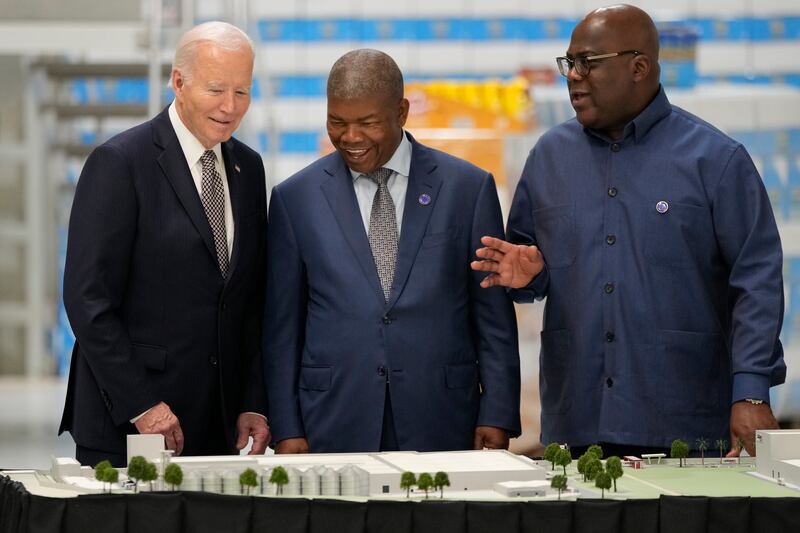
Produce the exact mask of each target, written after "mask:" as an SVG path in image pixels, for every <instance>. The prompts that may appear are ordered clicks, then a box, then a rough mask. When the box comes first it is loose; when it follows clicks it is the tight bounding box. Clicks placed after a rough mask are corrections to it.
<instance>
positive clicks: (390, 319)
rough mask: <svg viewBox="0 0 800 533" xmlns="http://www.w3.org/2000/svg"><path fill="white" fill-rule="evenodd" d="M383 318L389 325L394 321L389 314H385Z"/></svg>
mask: <svg viewBox="0 0 800 533" xmlns="http://www.w3.org/2000/svg"><path fill="white" fill-rule="evenodd" d="M381 320H383V323H384V324H386V325H387V326H388V325H389V324H391V323H392V317H390V316H389V315H383V318H382V319H381Z"/></svg>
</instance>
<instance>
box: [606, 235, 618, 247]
mask: <svg viewBox="0 0 800 533" xmlns="http://www.w3.org/2000/svg"><path fill="white" fill-rule="evenodd" d="M615 242H617V236H616V235H614V234H609V235H606V244H607V245H609V246H611V245H612V244H614V243H615Z"/></svg>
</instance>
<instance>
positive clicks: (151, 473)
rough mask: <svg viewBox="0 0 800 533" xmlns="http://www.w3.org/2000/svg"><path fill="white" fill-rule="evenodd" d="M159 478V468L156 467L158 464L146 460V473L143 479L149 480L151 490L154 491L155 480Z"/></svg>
mask: <svg viewBox="0 0 800 533" xmlns="http://www.w3.org/2000/svg"><path fill="white" fill-rule="evenodd" d="M157 479H158V470H157V469H156V464H155V463H151V462H150V461H145V464H144V475H143V476H142V481H147V482H148V483H149V484H150V492H153V481H155V480H157Z"/></svg>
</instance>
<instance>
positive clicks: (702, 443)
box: [694, 437, 708, 466]
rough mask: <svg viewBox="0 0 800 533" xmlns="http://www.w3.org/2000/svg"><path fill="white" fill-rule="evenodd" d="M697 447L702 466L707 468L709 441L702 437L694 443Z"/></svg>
mask: <svg viewBox="0 0 800 533" xmlns="http://www.w3.org/2000/svg"><path fill="white" fill-rule="evenodd" d="M694 443H695V444H696V445H697V451H699V452H700V464H702V465H703V466H705V464H706V457H705V453H706V450H707V449H708V439H707V438H705V437H700V438H699V439H697V440H696V441H695V442H694Z"/></svg>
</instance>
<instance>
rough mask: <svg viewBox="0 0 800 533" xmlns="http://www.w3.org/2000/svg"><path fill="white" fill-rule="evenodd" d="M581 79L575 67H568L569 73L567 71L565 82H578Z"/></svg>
mask: <svg viewBox="0 0 800 533" xmlns="http://www.w3.org/2000/svg"><path fill="white" fill-rule="evenodd" d="M582 79H583V76H581V75H580V74H578V69H577V68H575V65H572V66H571V67H570V69H569V71H567V80H568V81H576V80H577V81H580V80H582Z"/></svg>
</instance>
